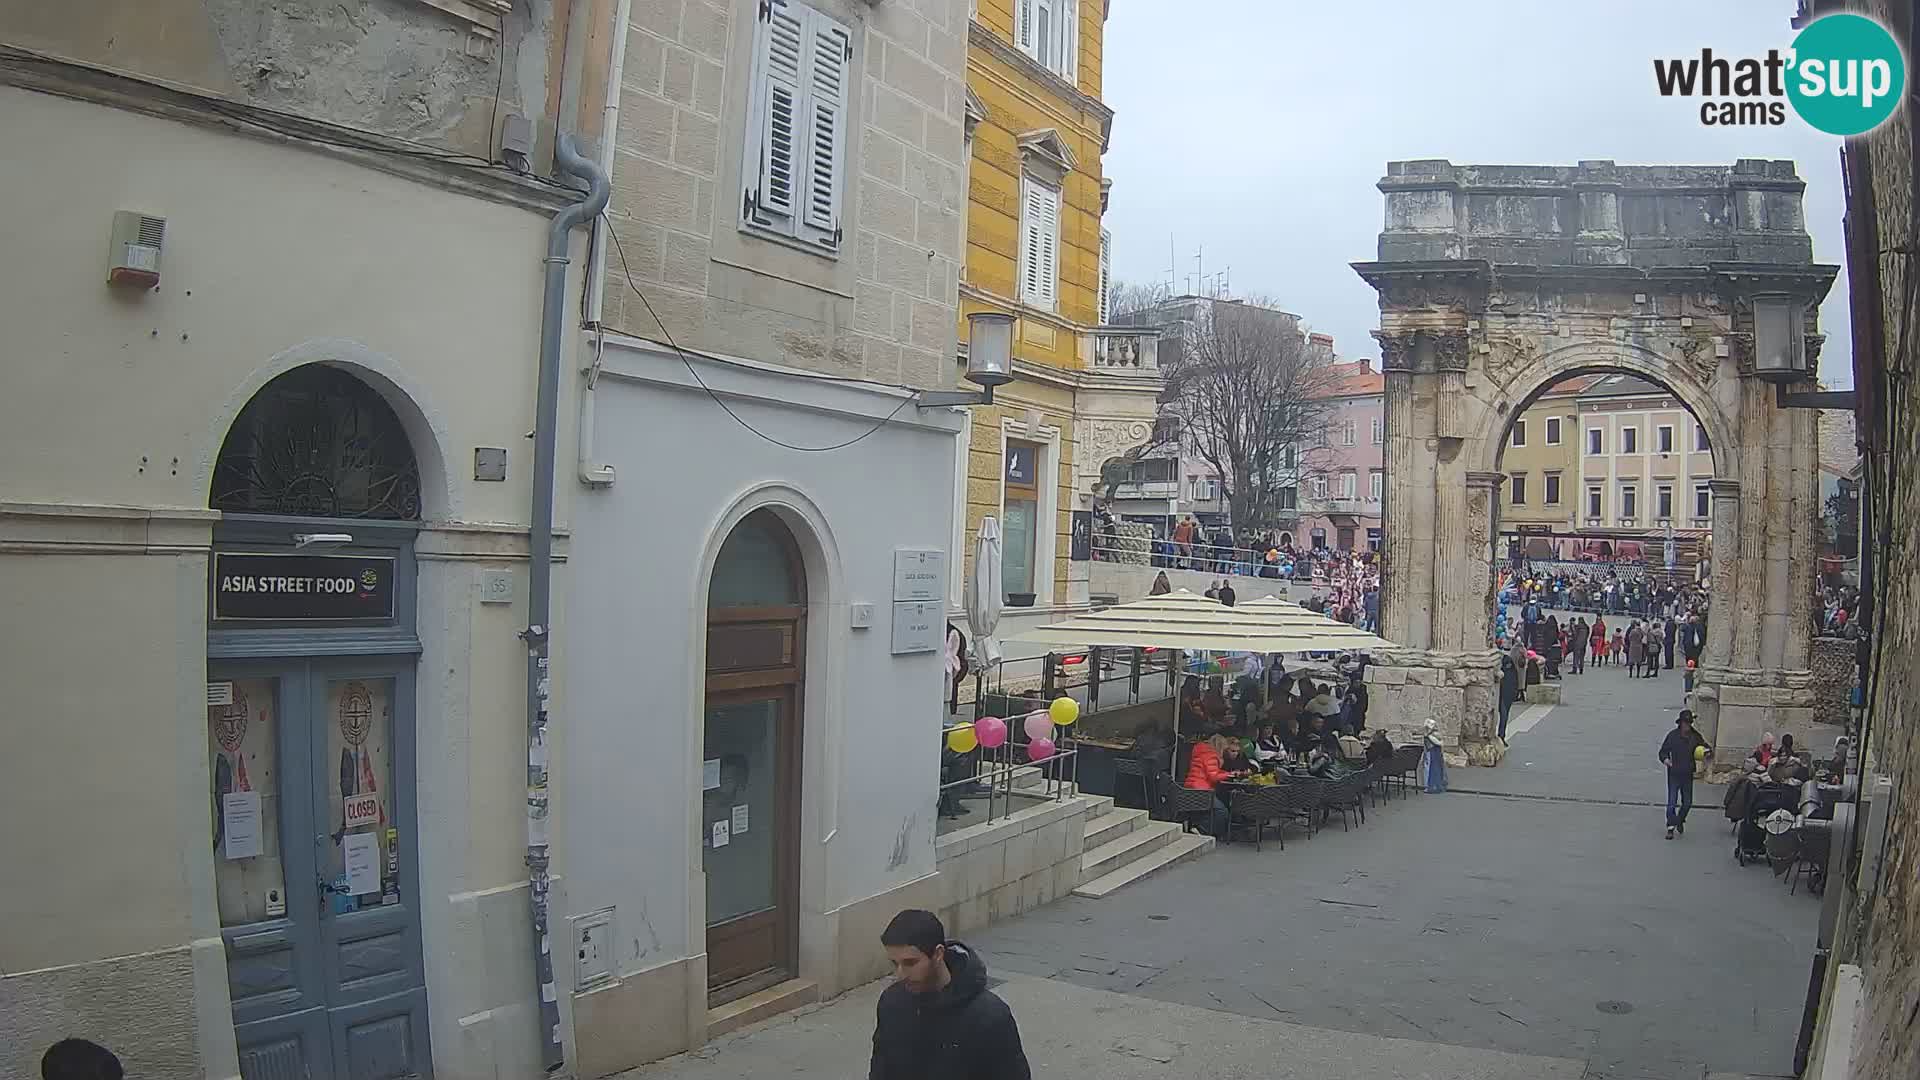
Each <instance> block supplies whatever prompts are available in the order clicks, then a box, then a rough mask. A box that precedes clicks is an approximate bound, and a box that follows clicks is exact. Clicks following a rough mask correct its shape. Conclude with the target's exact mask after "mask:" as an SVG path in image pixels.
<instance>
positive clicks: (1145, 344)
mask: <svg viewBox="0 0 1920 1080" xmlns="http://www.w3.org/2000/svg"><path fill="white" fill-rule="evenodd" d="M1093 369H1094V370H1095V371H1100V372H1113V373H1117V374H1141V375H1158V374H1159V371H1160V331H1159V330H1157V329H1155V328H1152V327H1139V326H1101V327H1095V328H1094V331H1093Z"/></svg>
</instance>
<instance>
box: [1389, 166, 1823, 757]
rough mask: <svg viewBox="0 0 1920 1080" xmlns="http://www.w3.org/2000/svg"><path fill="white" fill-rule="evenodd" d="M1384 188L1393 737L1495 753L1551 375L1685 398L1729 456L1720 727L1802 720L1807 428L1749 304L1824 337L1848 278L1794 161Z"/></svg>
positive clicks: (1809, 490)
mask: <svg viewBox="0 0 1920 1080" xmlns="http://www.w3.org/2000/svg"><path fill="white" fill-rule="evenodd" d="M1379 187H1380V190H1381V191H1382V192H1384V193H1385V194H1386V198H1387V214H1386V219H1387V227H1386V229H1385V230H1384V231H1383V232H1382V233H1381V234H1380V246H1379V259H1378V260H1377V261H1374V262H1367V263H1357V264H1355V267H1354V269H1355V270H1357V271H1358V272H1359V273H1360V275H1361V276H1362V277H1363V278H1365V279H1366V280H1367V282H1368V283H1369V284H1371V285H1372V286H1374V288H1375V289H1377V290H1378V291H1379V294H1380V330H1379V331H1377V332H1376V335H1375V336H1376V337H1377V338H1378V339H1379V342H1380V351H1381V367H1382V370H1383V371H1384V372H1385V373H1386V398H1387V400H1386V463H1387V493H1386V502H1385V523H1384V524H1385V566H1386V574H1385V582H1384V588H1383V593H1384V595H1383V603H1382V624H1383V626H1382V629H1383V631H1384V635H1385V636H1386V637H1387V638H1388V639H1389V640H1391V641H1393V642H1394V643H1395V644H1396V646H1398V647H1397V648H1396V649H1394V650H1390V651H1388V652H1386V653H1384V654H1382V656H1381V661H1382V662H1381V663H1380V664H1379V665H1378V666H1377V667H1375V668H1374V669H1372V672H1371V674H1370V678H1372V679H1373V680H1374V681H1375V682H1376V683H1377V684H1378V685H1377V689H1376V692H1375V694H1374V696H1373V698H1372V702H1373V709H1374V710H1375V711H1376V712H1377V713H1378V714H1379V715H1380V716H1381V718H1382V720H1383V721H1384V723H1385V726H1387V727H1389V728H1398V729H1403V730H1408V729H1413V728H1416V727H1419V726H1422V725H1423V724H1424V722H1425V720H1426V719H1428V718H1429V717H1431V718H1433V719H1434V720H1436V721H1437V722H1438V725H1439V727H1440V729H1441V731H1442V733H1443V737H1444V738H1446V739H1447V741H1448V743H1449V746H1450V747H1451V748H1452V749H1453V750H1454V751H1455V756H1457V757H1458V758H1460V759H1463V760H1471V761H1474V762H1477V763H1484V764H1492V763H1494V762H1496V761H1498V759H1499V756H1500V754H1501V753H1502V752H1503V750H1504V748H1503V747H1502V746H1500V745H1499V743H1498V740H1497V739H1495V737H1494V735H1493V720H1492V717H1493V715H1494V709H1495V703H1496V699H1497V694H1496V687H1497V679H1498V675H1499V666H1498V657H1497V655H1496V654H1495V653H1494V652H1493V650H1492V647H1491V640H1490V636H1489V634H1490V630H1489V624H1490V617H1491V607H1492V591H1493V588H1494V573H1495V570H1496V568H1497V565H1498V560H1497V556H1496V553H1495V546H1496V543H1497V540H1498V537H1499V535H1500V527H1499V517H1498V515H1499V506H1500V500H1499V499H1498V498H1497V492H1498V490H1499V484H1500V482H1501V479H1502V472H1501V468H1500V451H1501V447H1502V445H1503V444H1504V442H1505V439H1506V434H1507V428H1508V426H1509V424H1510V422H1511V420H1512V418H1513V417H1514V416H1516V415H1518V414H1519V413H1520V412H1521V411H1523V410H1524V409H1525V408H1526V407H1527V406H1528V405H1529V404H1531V403H1532V401H1533V400H1534V399H1535V398H1537V397H1538V396H1539V395H1540V394H1541V393H1542V392H1543V391H1545V390H1546V389H1547V388H1549V387H1550V386H1552V385H1553V384H1554V383H1555V382H1558V381H1560V380H1562V379H1564V378H1567V377H1569V376H1573V375H1578V374H1583V373H1587V372H1595V371H1624V372H1629V373H1632V374H1635V375H1639V376H1641V377H1643V378H1647V379H1650V380H1652V381H1654V382H1656V383H1659V384H1661V385H1664V386H1665V387H1667V388H1668V389H1670V390H1671V391H1672V392H1673V393H1674V395H1675V396H1676V397H1678V398H1679V399H1680V400H1681V401H1683V402H1684V403H1685V404H1686V405H1687V407H1688V408H1689V409H1690V410H1692V412H1693V414H1694V415H1695V416H1696V417H1697V418H1698V419H1699V420H1700V422H1701V424H1702V425H1703V426H1704V427H1705V428H1706V430H1707V435H1708V439H1709V441H1710V443H1711V444H1712V446H1713V447H1714V450H1715V454H1716V457H1715V470H1716V472H1717V473H1718V474H1719V476H1718V478H1717V479H1716V480H1715V481H1714V485H1713V516H1714V530H1713V561H1712V566H1713V587H1712V594H1713V609H1712V615H1711V618H1710V622H1709V628H1710V634H1709V644H1708V650H1707V654H1706V657H1705V659H1704V662H1703V671H1702V678H1701V686H1700V689H1699V691H1698V693H1697V695H1696V701H1695V707H1696V711H1698V712H1700V713H1701V715H1702V722H1703V727H1704V729H1705V730H1706V731H1707V732H1708V733H1709V735H1710V736H1712V737H1714V738H1715V740H1716V743H1717V745H1719V746H1721V747H1723V748H1733V747H1740V746H1745V745H1750V744H1751V743H1752V742H1753V741H1755V740H1756V739H1757V738H1758V736H1759V733H1760V732H1761V731H1762V730H1765V729H1774V730H1778V729H1781V728H1791V727H1794V726H1795V724H1796V721H1797V722H1798V725H1799V727H1801V728H1803V729H1804V727H1805V724H1806V722H1807V721H1808V720H1810V719H1811V717H1812V705H1813V693H1812V690H1811V686H1812V677H1811V674H1810V672H1809V646H1808V623H1807V619H1806V617H1805V614H1806V613H1805V611H1804V607H1805V603H1806V598H1807V597H1809V596H1811V595H1812V594H1811V574H1812V573H1813V559H1812V558H1811V551H1812V548H1811V543H1812V536H1813V531H1812V530H1813V528H1814V524H1815V523H1814V515H1815V514H1816V513H1817V498H1816V486H1815V485H1816V474H1817V468H1818V459H1817V456H1816V455H1817V445H1816V443H1817V440H1816V439H1815V437H1814V417H1813V414H1811V413H1808V412H1806V411H1795V410H1784V409H1780V408H1778V407H1777V405H1776V403H1775V395H1774V388H1773V387H1772V386H1770V385H1767V384H1766V383H1764V382H1762V381H1761V380H1760V379H1759V378H1757V377H1755V373H1754V360H1753V357H1754V346H1753V334H1754V318H1753V308H1754V300H1755V298H1756V297H1762V296H1780V295H1785V296H1789V297H1791V298H1793V300H1795V301H1796V302H1798V303H1799V304H1801V305H1804V318H1805V325H1806V326H1807V327H1808V334H1809V336H1808V343H1809V345H1811V346H1817V343H1818V341H1819V335H1818V332H1817V323H1816V320H1817V318H1818V306H1819V301H1820V299H1821V298H1822V297H1823V296H1824V295H1825V294H1826V291H1827V289H1828V288H1829V286H1830V285H1831V284H1832V282H1833V278H1834V275H1835V273H1836V268H1835V267H1832V266H1823V265H1816V264H1815V263H1813V261H1812V241H1811V239H1810V238H1809V237H1808V235H1807V232H1806V229H1805V225H1804V222H1803V219H1802V216H1801V210H1800V204H1801V196H1802V192H1803V190H1804V187H1805V185H1804V184H1803V183H1802V181H1801V180H1800V178H1799V176H1798V175H1797V174H1796V172H1795V169H1794V165H1793V163H1792V162H1789V161H1759V160H1742V161H1738V162H1735V163H1734V164H1733V165H1731V166H1727V165H1700V166H1692V165H1689V166H1619V165H1615V164H1614V163H1612V162H1610V161H1587V162H1581V163H1580V164H1578V165H1575V166H1570V167H1569V166H1508V165H1496V166H1478V165H1454V164H1452V163H1450V162H1446V161H1400V162H1392V163H1390V164H1389V165H1388V167H1387V175H1386V177H1385V178H1383V179H1382V180H1381V181H1380V184H1379ZM1609 524H1611V522H1609ZM1640 524H1641V525H1642V526H1644V527H1655V526H1656V524H1657V523H1655V522H1654V521H1652V520H1646V521H1644V522H1641V523H1640ZM1803 553H1804V554H1806V556H1807V557H1805V558H1801V557H1799V556H1800V555H1802V554H1803Z"/></svg>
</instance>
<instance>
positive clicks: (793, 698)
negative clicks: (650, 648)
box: [701, 509, 807, 1005]
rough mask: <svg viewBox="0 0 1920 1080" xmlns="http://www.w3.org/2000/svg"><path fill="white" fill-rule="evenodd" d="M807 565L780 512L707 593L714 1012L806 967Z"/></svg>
mask: <svg viewBox="0 0 1920 1080" xmlns="http://www.w3.org/2000/svg"><path fill="white" fill-rule="evenodd" d="M806 605H807V582H806V568H805V565H804V563H803V562H802V560H801V557H800V548H799V545H798V544H797V543H796V542H795V541H794V537H793V533H792V532H791V531H790V530H789V529H788V528H787V526H786V523H785V522H783V521H781V519H780V517H779V515H778V514H776V513H775V512H774V511H772V510H767V509H761V510H755V511H753V512H752V513H750V514H748V515H747V516H746V517H745V518H743V519H742V520H741V521H740V523H739V524H738V525H736V526H734V528H733V531H732V532H731V533H729V534H728V535H727V539H726V541H725V542H724V543H722V544H721V546H720V554H719V556H718V557H717V558H716V559H715V560H714V566H713V576H712V580H711V582H710V584H709V587H708V593H707V668H706V707H705V734H704V751H703V753H702V755H701V760H702V762H703V763H704V769H703V775H702V777H701V788H702V794H701V804H702V807H703V817H702V827H701V828H702V836H701V840H702V847H703V851H702V856H703V858H702V864H703V865H704V867H705V869H706V878H707V888H706V894H707V898H706V906H707V911H706V918H707V987H708V996H709V1004H710V1005H719V1004H724V1003H725V1002H728V1001H732V1000H734V999H736V998H740V997H743V996H745V995H747V994H752V993H756V992H758V991H760V990H763V989H766V988H767V987H769V986H772V985H774V984H776V983H778V982H781V981H782V980H784V979H787V978H789V977H791V976H792V975H793V974H794V973H795V971H796V970H797V964H798V939H799V892H800V884H799V883H800V859H799V845H800V825H799V823H800V764H801V760H800V759H801V746H802V740H801V694H802V690H803V687H804V685H805V676H806Z"/></svg>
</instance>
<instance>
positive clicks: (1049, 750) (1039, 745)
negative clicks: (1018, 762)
mask: <svg viewBox="0 0 1920 1080" xmlns="http://www.w3.org/2000/svg"><path fill="white" fill-rule="evenodd" d="M1052 756H1053V740H1052V739H1035V740H1033V741H1032V742H1030V743H1028V744H1027V760H1028V761H1045V760H1047V759H1048V758H1050V757H1052Z"/></svg>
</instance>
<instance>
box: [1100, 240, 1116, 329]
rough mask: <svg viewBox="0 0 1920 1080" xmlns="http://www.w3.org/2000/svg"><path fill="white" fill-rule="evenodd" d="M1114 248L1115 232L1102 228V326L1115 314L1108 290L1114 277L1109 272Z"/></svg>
mask: <svg viewBox="0 0 1920 1080" xmlns="http://www.w3.org/2000/svg"><path fill="white" fill-rule="evenodd" d="M1112 250H1113V234H1112V233H1110V232H1108V231H1107V230H1105V229H1101V230H1100V325H1101V326H1105V325H1107V322H1108V320H1109V318H1110V317H1111V316H1112V315H1113V304H1112V298H1111V295H1110V294H1109V292H1108V285H1109V284H1110V283H1111V281H1112V278H1111V276H1110V274H1109V267H1110V266H1111V252H1112Z"/></svg>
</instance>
